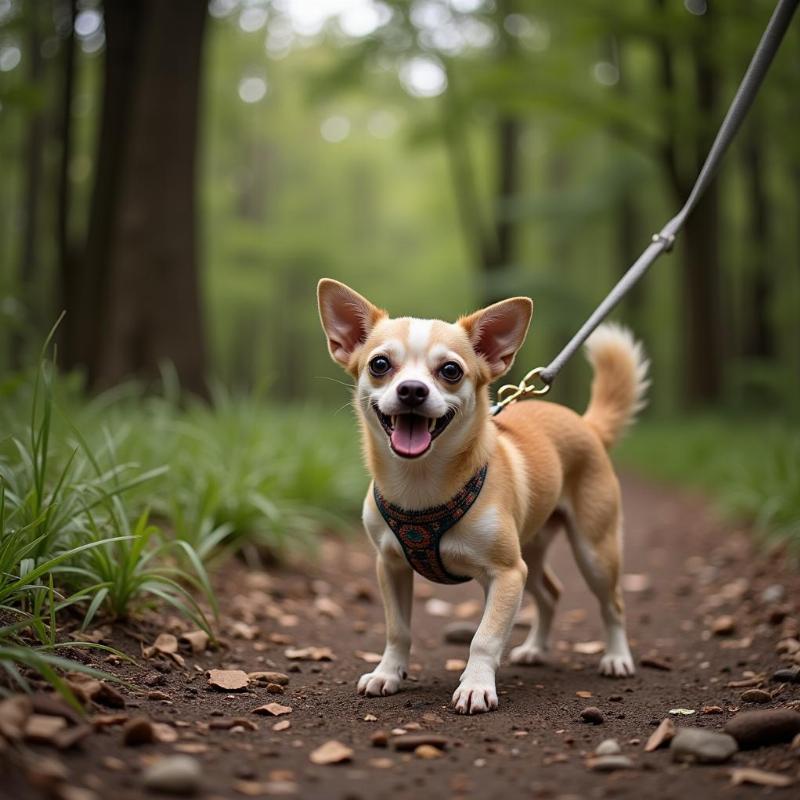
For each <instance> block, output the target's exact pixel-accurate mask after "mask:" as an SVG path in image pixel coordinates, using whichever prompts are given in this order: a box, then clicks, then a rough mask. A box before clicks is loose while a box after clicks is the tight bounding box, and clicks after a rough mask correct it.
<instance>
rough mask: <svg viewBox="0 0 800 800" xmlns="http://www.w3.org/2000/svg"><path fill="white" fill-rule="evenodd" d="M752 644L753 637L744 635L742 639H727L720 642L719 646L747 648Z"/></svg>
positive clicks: (735, 648) (737, 648) (730, 648)
mask: <svg viewBox="0 0 800 800" xmlns="http://www.w3.org/2000/svg"><path fill="white" fill-rule="evenodd" d="M752 645H753V637H752V636H745V637H744V638H743V639H729V640H728V641H725V642H720V645H719V646H720V647H721V648H722V649H723V650H748V649H749V648H750V647H752Z"/></svg>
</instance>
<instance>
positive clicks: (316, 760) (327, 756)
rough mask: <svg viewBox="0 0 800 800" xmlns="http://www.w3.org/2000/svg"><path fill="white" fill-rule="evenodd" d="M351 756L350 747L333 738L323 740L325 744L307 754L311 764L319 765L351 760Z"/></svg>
mask: <svg viewBox="0 0 800 800" xmlns="http://www.w3.org/2000/svg"><path fill="white" fill-rule="evenodd" d="M352 758H353V750H352V748H350V747H348V746H347V745H346V744H342V743H341V742H337V741H333V740H332V741H330V742H325V744H323V745H321V746H320V747H318V748H317V749H316V750H314V751H312V752H311V754H310V755H309V759H311V763H312V764H320V765H328V764H342V763H344V762H345V761H351V760H352Z"/></svg>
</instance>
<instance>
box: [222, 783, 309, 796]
mask: <svg viewBox="0 0 800 800" xmlns="http://www.w3.org/2000/svg"><path fill="white" fill-rule="evenodd" d="M233 789H234V791H235V792H237V793H238V794H241V795H244V796H245V797H285V796H288V795H293V794H297V793H298V792H299V791H300V787H299V785H298V784H297V783H295V782H294V781H264V782H263V783H262V782H259V781H236V783H234V784H233Z"/></svg>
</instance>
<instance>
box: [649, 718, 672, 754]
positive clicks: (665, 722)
mask: <svg viewBox="0 0 800 800" xmlns="http://www.w3.org/2000/svg"><path fill="white" fill-rule="evenodd" d="M674 738H675V723H674V722H673V721H672V720H671V719H670V718H669V717H667V718H666V719H662V720H661V724H660V725H659V726H658V727H657V728H656V729H655V730H654V731H653V732H652V733H651V734H650V738H649V739H648V740H647V743H646V744H645V746H644V751H645V753H652V752H654V751H655V750H658V748H659V747H663V746H664V745H665V744H668V743H669V742H670V741H672V739H674Z"/></svg>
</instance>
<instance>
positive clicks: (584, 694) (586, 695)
mask: <svg viewBox="0 0 800 800" xmlns="http://www.w3.org/2000/svg"><path fill="white" fill-rule="evenodd" d="M575 696H576V697H580V698H582V699H584V700H588V699H589V698H590V697H591V696H592V693H591V692H587V691H580V692H575Z"/></svg>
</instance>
